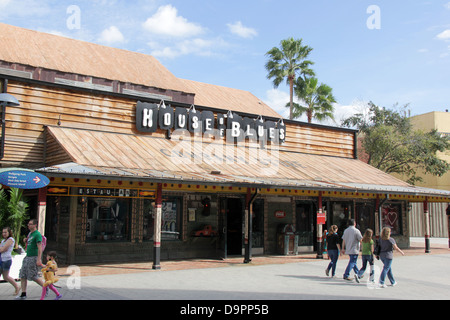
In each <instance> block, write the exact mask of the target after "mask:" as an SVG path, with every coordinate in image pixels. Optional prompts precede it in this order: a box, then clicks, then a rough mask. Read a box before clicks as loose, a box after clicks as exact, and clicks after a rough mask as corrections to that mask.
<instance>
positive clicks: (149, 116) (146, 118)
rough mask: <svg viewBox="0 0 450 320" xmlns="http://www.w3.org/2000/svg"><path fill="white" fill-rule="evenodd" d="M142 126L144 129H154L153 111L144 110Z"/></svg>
mask: <svg viewBox="0 0 450 320" xmlns="http://www.w3.org/2000/svg"><path fill="white" fill-rule="evenodd" d="M142 126H143V127H153V110H152V109H144V110H143V116H142Z"/></svg>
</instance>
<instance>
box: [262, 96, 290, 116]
mask: <svg viewBox="0 0 450 320" xmlns="http://www.w3.org/2000/svg"><path fill="white" fill-rule="evenodd" d="M288 102H289V93H287V92H284V91H281V90H278V89H273V88H272V89H270V90H268V91H267V92H266V99H264V103H265V104H267V105H268V106H269V107H271V108H272V109H273V110H275V111H276V112H278V113H279V114H280V115H281V116H282V117H283V118H285V119H288V118H289V108H286V103H288Z"/></svg>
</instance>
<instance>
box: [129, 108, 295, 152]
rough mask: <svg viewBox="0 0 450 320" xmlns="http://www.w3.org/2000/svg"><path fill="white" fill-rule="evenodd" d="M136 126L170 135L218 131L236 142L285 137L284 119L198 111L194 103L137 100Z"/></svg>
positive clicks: (213, 132)
mask: <svg viewBox="0 0 450 320" xmlns="http://www.w3.org/2000/svg"><path fill="white" fill-rule="evenodd" d="M216 117H217V119H216ZM136 128H137V130H138V131H140V132H144V133H153V132H156V131H157V130H158V129H161V130H167V131H168V137H170V132H171V130H186V131H188V132H191V133H203V134H212V135H219V136H220V137H226V138H227V139H230V138H231V139H235V141H237V142H239V141H243V140H246V139H249V140H253V141H258V142H260V141H264V142H266V141H270V142H271V143H275V144H282V143H284V142H285V140H286V125H285V124H284V122H283V120H282V119H280V120H279V121H278V122H275V121H264V120H263V119H262V117H261V116H260V117H258V118H255V119H254V118H249V117H241V116H240V115H239V114H237V113H235V112H231V111H229V112H228V113H226V114H223V113H217V114H216V115H214V113H213V112H212V111H198V110H196V109H195V107H194V106H191V108H190V109H187V108H183V107H175V108H172V107H171V106H170V105H169V106H166V105H165V103H164V102H163V103H161V104H159V105H158V104H156V103H146V102H140V101H138V102H137V105H136Z"/></svg>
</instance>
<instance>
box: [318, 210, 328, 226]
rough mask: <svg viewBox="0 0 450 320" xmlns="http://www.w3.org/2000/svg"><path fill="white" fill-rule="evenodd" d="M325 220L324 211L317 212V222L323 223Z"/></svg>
mask: <svg viewBox="0 0 450 320" xmlns="http://www.w3.org/2000/svg"><path fill="white" fill-rule="evenodd" d="M326 221H327V215H326V213H325V212H321V211H318V212H317V224H325V223H326Z"/></svg>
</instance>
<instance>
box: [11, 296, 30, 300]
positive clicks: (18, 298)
mask: <svg viewBox="0 0 450 320" xmlns="http://www.w3.org/2000/svg"><path fill="white" fill-rule="evenodd" d="M26 298H27V296H17V297H15V298H14V300H26Z"/></svg>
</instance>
